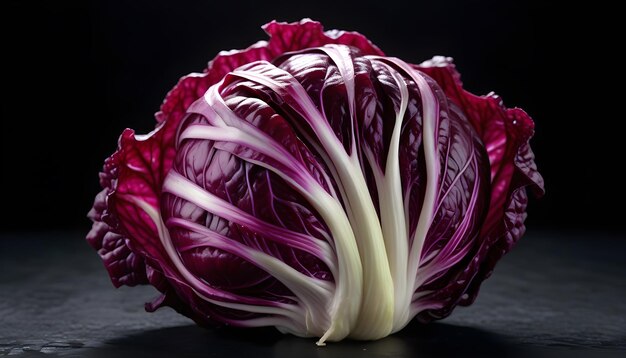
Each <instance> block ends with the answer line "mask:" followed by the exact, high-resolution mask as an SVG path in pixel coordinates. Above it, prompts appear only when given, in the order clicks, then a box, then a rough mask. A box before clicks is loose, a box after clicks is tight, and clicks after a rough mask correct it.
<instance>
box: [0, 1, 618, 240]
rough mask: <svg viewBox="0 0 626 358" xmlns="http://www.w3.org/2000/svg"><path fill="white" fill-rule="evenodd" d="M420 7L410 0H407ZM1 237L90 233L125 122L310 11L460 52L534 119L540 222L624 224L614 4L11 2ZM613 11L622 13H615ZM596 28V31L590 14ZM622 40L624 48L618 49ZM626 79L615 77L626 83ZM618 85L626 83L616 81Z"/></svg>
mask: <svg viewBox="0 0 626 358" xmlns="http://www.w3.org/2000/svg"><path fill="white" fill-rule="evenodd" d="M409 4H411V5H409ZM1 6H2V7H3V9H2V10H1V11H0V36H1V49H2V50H1V53H2V56H1V57H2V60H1V62H0V63H2V79H1V85H2V90H3V96H2V99H1V100H0V105H1V111H2V116H1V125H2V129H1V134H2V152H1V153H2V154H1V155H2V165H0V170H1V175H0V178H1V183H0V188H1V189H0V190H1V193H2V203H3V204H4V207H3V209H4V214H3V215H2V219H1V220H0V231H14V232H15V231H41V230H48V229H54V230H67V229H72V230H85V232H86V230H87V228H88V227H89V225H90V224H89V221H88V220H87V219H86V218H85V214H86V213H87V211H88V210H89V208H90V206H91V203H92V199H93V197H94V195H95V194H96V193H97V192H98V191H99V187H98V180H97V173H98V171H99V169H100V167H101V164H102V161H103V159H104V158H105V157H106V156H108V155H109V154H111V153H112V152H113V151H114V150H115V145H116V139H117V137H118V135H119V134H120V133H121V131H122V130H123V129H124V128H125V127H132V128H135V129H136V130H137V131H138V132H139V133H145V132H147V131H149V130H150V129H152V127H153V125H154V120H153V113H154V112H155V111H157V109H158V107H159V105H160V102H161V100H162V99H163V97H164V95H165V93H166V92H167V91H168V90H169V89H170V88H171V87H172V86H173V85H174V84H175V83H176V81H177V80H178V78H179V77H180V76H182V75H184V74H186V73H189V72H194V71H201V70H202V69H203V68H204V67H205V65H206V62H207V61H208V60H210V59H211V58H212V57H213V56H215V55H216V54H217V52H218V51H220V50H222V49H231V48H244V47H247V46H248V45H250V44H252V43H254V42H256V41H257V40H260V39H265V38H266V36H265V34H264V33H263V32H262V30H261V29H260V26H261V25H263V24H264V23H266V22H268V21H270V20H272V19H277V20H284V21H296V20H299V19H301V18H303V17H310V18H313V19H315V20H319V21H321V22H322V23H323V24H324V25H325V27H326V28H327V29H332V28H339V29H345V30H354V31H359V32H361V33H363V34H365V35H366V36H368V37H369V39H371V40H372V41H373V42H374V43H376V44H377V45H378V46H379V47H380V48H381V49H382V50H383V51H385V52H386V53H387V54H389V55H393V56H397V57H401V58H403V59H404V60H406V61H408V62H413V63H418V62H421V61H423V60H425V59H428V58H430V57H431V56H433V55H439V54H442V55H447V56H452V57H454V58H455V60H456V63H457V66H458V69H459V70H460V71H461V73H462V75H463V79H464V82H465V87H466V88H467V89H469V90H470V91H472V92H474V93H480V94H484V93H487V92H489V91H491V90H493V91H496V92H497V93H498V94H500V95H501V96H502V97H503V98H504V100H505V103H506V104H507V105H508V106H519V107H522V108H524V109H525V110H526V111H527V112H528V113H530V114H531V116H533V118H534V120H535V122H536V136H535V138H534V139H533V141H532V147H533V149H534V151H535V154H536V156H537V164H538V166H539V169H540V172H541V173H542V174H543V176H544V178H545V180H546V188H547V195H546V196H545V198H544V199H542V200H540V201H538V202H537V201H533V202H532V203H531V208H530V215H529V220H528V221H527V223H528V225H529V226H531V227H533V228H557V229H562V228H565V229H574V230H576V229H598V228H600V229H603V230H610V231H619V232H623V229H621V226H622V221H623V219H622V216H623V213H624V209H623V203H624V202H625V201H624V199H625V195H624V189H623V183H624V178H623V177H622V176H621V175H620V174H619V173H618V171H621V170H622V169H623V168H622V167H623V164H622V163H623V157H624V149H623V143H624V140H623V139H622V138H623V134H622V132H621V131H620V130H619V129H618V127H619V126H621V123H622V122H623V121H624V119H623V115H622V114H621V113H622V111H620V109H619V107H620V105H621V100H620V99H619V98H618V97H617V96H618V95H619V93H617V92H613V91H612V90H609V89H608V88H607V86H609V85H610V84H611V83H615V81H620V80H618V77H619V76H620V75H619V73H620V72H621V69H620V64H619V59H618V58H616V56H614V55H613V54H612V48H613V47H614V46H621V45H619V42H618V41H617V39H614V35H613V34H614V33H615V31H617V28H618V27H619V22H618V21H616V19H615V18H614V16H615V17H616V16H617V15H618V13H617V12H612V11H610V10H609V9H606V8H604V7H603V6H601V4H600V3H599V2H593V3H592V4H588V5H587V7H572V6H573V5H571V4H570V5H564V4H559V3H557V2H553V1H460V0H459V1H450V0H448V1H423V2H422V1H419V2H417V1H411V2H407V3H406V4H396V3H394V2H391V1H389V0H378V1H360V2H351V3H347V2H346V3H344V2H340V1H328V2H324V1H303V2H300V1H297V2H296V1H293V2H292V1H282V2H273V3H272V4H271V5H268V4H260V3H258V2H257V1H243V0H237V1H221V2H217V1H175V2H168V1H147V0H143V1H132V2H129V1H82V2H80V3H79V2H76V3H70V2H63V1H35V2H33V1H8V2H3V5H1ZM613 14H615V15H613ZM596 21H599V23H598V24H596V23H595V22H596ZM612 41H614V42H612ZM617 83H620V82H617ZM618 86H619V85H618Z"/></svg>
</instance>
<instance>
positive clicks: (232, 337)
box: [73, 323, 514, 358]
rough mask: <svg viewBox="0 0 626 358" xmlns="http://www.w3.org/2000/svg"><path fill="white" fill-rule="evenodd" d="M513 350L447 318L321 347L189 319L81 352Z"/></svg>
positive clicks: (332, 357)
mask: <svg viewBox="0 0 626 358" xmlns="http://www.w3.org/2000/svg"><path fill="white" fill-rule="evenodd" d="M513 350H514V345H512V344H511V343H509V342H508V341H507V340H506V339H505V338H504V337H501V336H499V335H497V334H494V333H490V332H486V331H482V330H479V329H475V328H469V327H461V326H453V325H449V324H442V323H435V324H429V325H420V324H416V323H414V324H411V325H409V326H407V327H406V328H405V329H404V330H403V331H401V332H399V333H398V334H395V335H393V336H390V337H387V338H384V339H381V340H379V341H374V342H360V341H343V342H340V343H329V344H328V345H327V346H326V347H317V346H316V345H315V339H313V338H311V339H303V338H298V337H294V336H290V335H282V334H280V333H278V332H276V331H275V330H274V329H248V330H239V329H234V328H222V329H212V330H207V329H203V328H199V327H196V326H193V325H190V326H180V327H173V328H165V329H158V330H150V331H144V332H141V333H136V334H130V335H128V336H125V337H120V338H116V339H113V340H110V341H108V342H106V344H105V345H103V346H100V347H92V348H85V349H81V355H83V356H87V357H110V356H115V357H121V358H123V357H137V356H150V357H157V358H158V357H173V356H180V357H203V358H205V357H209V356H216V357H221V356H235V357H238V356H244V355H254V356H255V357H277V358H283V357H284V358H293V357H297V358H339V357H341V358H346V357H348V358H351V357H441V356H465V357H467V356H487V357H489V356H495V357H510V356H511V353H512V352H513ZM73 353H77V352H76V351H74V352H73Z"/></svg>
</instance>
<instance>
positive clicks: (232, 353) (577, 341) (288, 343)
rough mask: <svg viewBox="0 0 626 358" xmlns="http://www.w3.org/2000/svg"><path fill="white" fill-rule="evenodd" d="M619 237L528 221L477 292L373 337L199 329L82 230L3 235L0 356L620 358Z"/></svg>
mask: <svg viewBox="0 0 626 358" xmlns="http://www.w3.org/2000/svg"><path fill="white" fill-rule="evenodd" d="M624 254H626V238H624V237H619V235H608V234H597V233H593V232H588V233H577V234H572V233H569V234H565V233H560V232H531V233H529V234H528V235H527V236H526V237H525V238H523V239H522V241H521V242H520V243H519V244H518V245H517V247H516V248H515V249H514V250H513V252H511V253H510V254H509V255H507V256H506V257H505V258H504V259H503V260H502V261H501V262H500V264H499V265H498V267H497V268H496V272H495V274H494V275H493V276H492V277H491V278H490V279H489V280H487V281H486V282H485V284H484V285H483V288H482V292H481V293H480V295H479V296H478V299H477V301H476V303H475V304H474V305H472V306H470V307H467V308H457V310H456V311H455V312H454V313H453V314H452V315H451V316H450V317H448V318H447V319H445V320H443V321H441V322H438V323H434V324H429V325H425V326H424V325H419V324H411V325H409V326H408V327H407V328H406V329H405V330H403V331H402V332H400V333H398V334H396V335H394V336H391V337H388V338H386V339H383V340H380V341H377V342H350V341H348V342H341V343H331V344H329V345H328V346H327V347H323V348H319V347H316V346H315V344H314V340H312V339H300V338H295V337H291V336H283V335H281V334H279V333H277V332H276V331H274V330H273V329H255V330H236V329H232V328H230V329H228V328H226V329H224V328H222V329H203V328H199V327H196V326H194V325H193V323H192V322H191V321H190V320H188V319H186V318H184V317H182V316H179V315H178V314H176V313H175V312H174V311H172V310H170V309H162V310H159V311H157V312H156V313H152V314H150V313H146V312H144V310H143V302H145V301H148V300H150V299H152V298H153V297H155V296H156V291H155V290H154V289H153V288H151V287H135V288H128V287H124V288H121V289H117V290H116V289H114V288H113V286H112V285H111V284H110V282H109V280H108V277H107V274H106V271H105V270H104V268H103V267H102V263H101V262H100V260H99V258H98V257H97V255H96V254H95V252H93V251H92V250H91V249H90V248H89V247H88V245H87V244H86V243H85V242H84V241H83V240H82V235H81V234H80V233H39V234H30V235H24V234H3V235H0V356H17V357H55V356H58V357H144V356H145V357H221V356H225V357H238V356H249V355H254V356H258V357H264V356H268V357H298V358H305V357H329V358H332V357H350V356H359V357H411V356H419V357H440V356H464V357H468V356H472V357H473V356H478V357H482V356H485V357H525V356H529V357H544V356H545V357H561V356H563V357H595V356H598V357H626V259H624Z"/></svg>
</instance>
